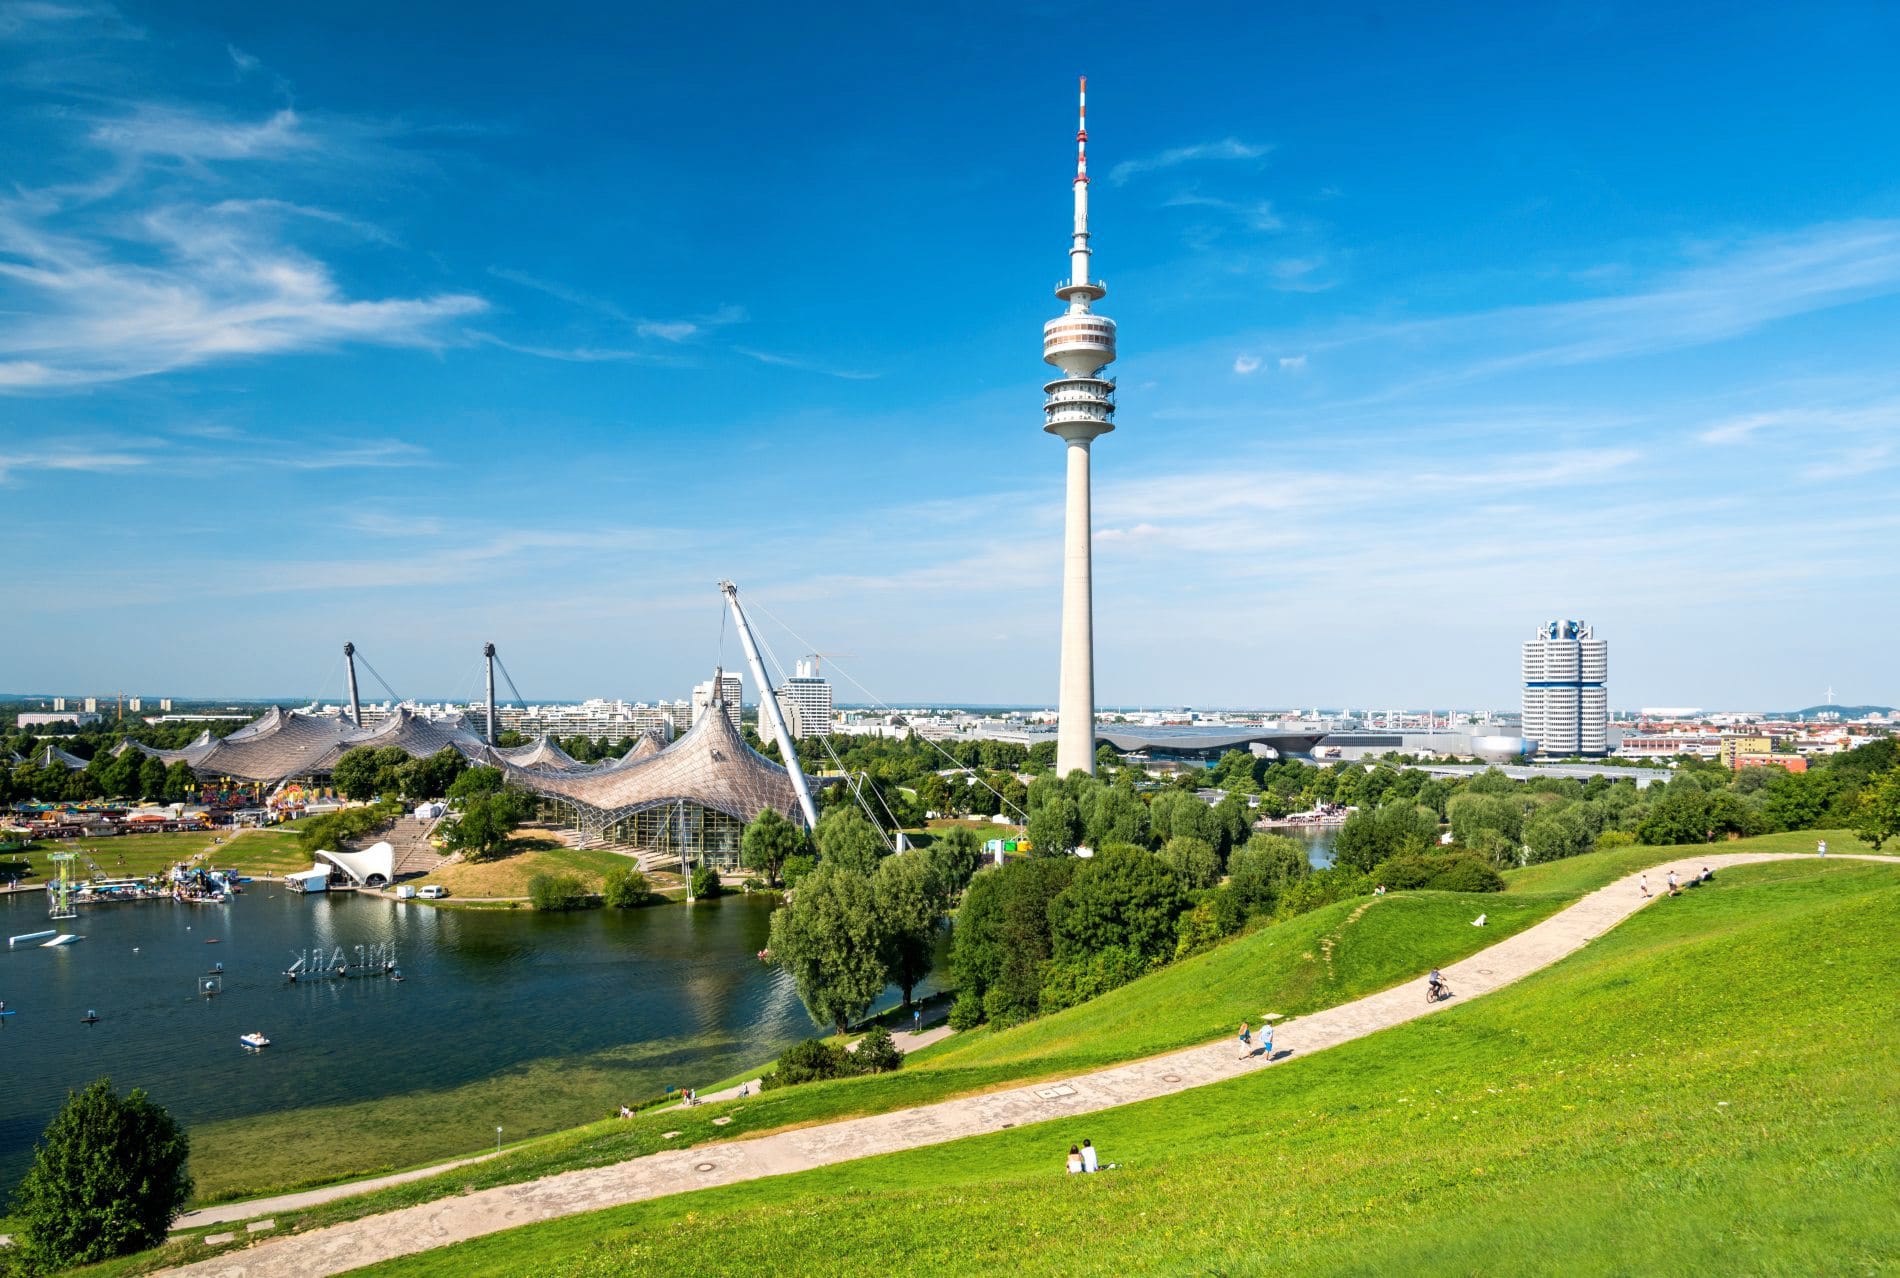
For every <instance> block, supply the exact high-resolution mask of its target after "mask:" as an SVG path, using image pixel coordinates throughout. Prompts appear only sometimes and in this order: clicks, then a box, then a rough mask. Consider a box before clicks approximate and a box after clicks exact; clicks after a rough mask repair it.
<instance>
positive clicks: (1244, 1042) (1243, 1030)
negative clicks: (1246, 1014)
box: [1235, 1021, 1253, 1061]
mask: <svg viewBox="0 0 1900 1278" xmlns="http://www.w3.org/2000/svg"><path fill="white" fill-rule="evenodd" d="M1251 1055H1253V1032H1252V1031H1251V1030H1249V1029H1248V1028H1247V1022H1245V1021H1242V1022H1241V1023H1240V1055H1239V1056H1238V1057H1236V1058H1235V1059H1236V1060H1243V1061H1244V1060H1246V1059H1247V1058H1248V1057H1249V1056H1251Z"/></svg>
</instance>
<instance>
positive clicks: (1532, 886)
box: [1504, 830, 1874, 896]
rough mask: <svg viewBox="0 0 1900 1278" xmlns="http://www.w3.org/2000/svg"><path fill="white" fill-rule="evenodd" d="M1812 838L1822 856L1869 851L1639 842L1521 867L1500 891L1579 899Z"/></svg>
mask: <svg viewBox="0 0 1900 1278" xmlns="http://www.w3.org/2000/svg"><path fill="white" fill-rule="evenodd" d="M1817 839H1826V840H1827V847H1828V851H1829V852H1831V853H1834V854H1837V855H1838V854H1840V853H1843V852H1872V851H1873V850H1874V849H1873V848H1872V846H1871V845H1869V844H1866V843H1863V842H1861V841H1860V840H1859V839H1858V838H1856V837H1854V835H1853V834H1851V833H1850V832H1848V831H1846V830H1790V831H1788V832H1787V833H1784V834H1763V835H1759V836H1757V837H1755V838H1752V839H1735V840H1732V841H1730V840H1724V841H1723V842H1720V843H1709V844H1692V845H1689V846H1686V847H1648V846H1645V845H1643V844H1640V843H1639V844H1636V845H1635V846H1633V847H1627V848H1617V849H1616V850H1614V851H1611V852H1592V853H1590V854H1589V855H1587V856H1574V857H1571V858H1570V859H1568V860H1565V861H1547V862H1545V863H1544V864H1542V865H1527V866H1525V867H1524V868H1523V869H1521V870H1507V871H1506V872H1505V875H1504V879H1505V891H1507V892H1532V893H1538V892H1558V893H1563V894H1566V895H1572V896H1582V895H1583V894H1584V893H1585V892H1594V891H1595V890H1596V889H1598V888H1600V887H1603V886H1605V885H1606V884H1610V883H1614V882H1616V880H1618V879H1620V878H1622V877H1623V876H1624V875H1626V874H1634V873H1636V872H1637V871H1638V870H1647V869H1650V868H1652V867H1660V868H1662V869H1665V870H1666V869H1667V868H1668V867H1670V866H1672V865H1673V866H1679V867H1681V868H1682V869H1683V870H1685V871H1686V870H1689V869H1691V868H1693V867H1696V866H1699V865H1700V864H1701V858H1702V857H1704V856H1705V855H1708V854H1710V853H1715V852H1795V853H1811V852H1813V851H1814V844H1815V841H1816V840H1817Z"/></svg>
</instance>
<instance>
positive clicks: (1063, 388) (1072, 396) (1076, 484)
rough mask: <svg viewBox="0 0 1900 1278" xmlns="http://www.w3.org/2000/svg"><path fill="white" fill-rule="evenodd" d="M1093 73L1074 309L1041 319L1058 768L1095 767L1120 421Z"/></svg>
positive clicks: (1082, 123)
mask: <svg viewBox="0 0 1900 1278" xmlns="http://www.w3.org/2000/svg"><path fill="white" fill-rule="evenodd" d="M1088 88H1089V82H1088V77H1087V76H1084V77H1082V87H1081V94H1080V102H1081V110H1080V113H1079V116H1078V120H1077V128H1076V132H1075V238H1074V239H1073V240H1072V241H1071V242H1070V245H1069V278H1068V279H1067V280H1066V281H1064V282H1063V283H1061V284H1058V285H1057V286H1056V296H1057V297H1059V298H1061V299H1062V300H1063V301H1064V302H1066V303H1068V309H1067V310H1066V311H1064V312H1063V313H1062V314H1060V315H1058V316H1056V317H1055V318H1054V319H1052V320H1050V321H1049V322H1048V323H1047V324H1044V325H1043V326H1042V358H1043V360H1044V361H1045V362H1047V363H1050V364H1054V365H1055V366H1056V367H1057V368H1059V369H1061V370H1062V376H1060V377H1058V378H1057V379H1056V380H1055V381H1053V382H1050V383H1048V384H1047V385H1045V386H1044V387H1043V388H1042V389H1043V396H1044V398H1043V406H1042V411H1043V417H1044V422H1043V427H1042V428H1043V429H1044V430H1046V431H1048V432H1049V433H1050V434H1051V435H1056V436H1059V437H1060V438H1061V439H1062V441H1063V443H1065V444H1067V445H1068V455H1069V481H1068V507H1067V511H1066V513H1065V515H1064V517H1063V525H1062V682H1061V687H1060V690H1059V694H1058V697H1057V701H1056V713H1057V726H1056V772H1057V774H1058V775H1060V776H1065V777H1066V776H1067V775H1069V773H1071V772H1077V771H1080V772H1088V773H1093V772H1094V771H1095V618H1094V611H1095V609H1094V598H1093V593H1094V586H1093V583H1092V581H1091V565H1090V551H1089V531H1090V530H1089V522H1090V521H1089V445H1090V444H1091V443H1093V442H1094V440H1095V437H1096V436H1098V435H1106V434H1107V433H1108V432H1109V431H1111V430H1114V429H1115V382H1114V379H1113V378H1108V377H1104V376H1102V370H1103V369H1104V368H1107V367H1108V366H1109V365H1110V364H1112V363H1114V362H1115V321H1114V320H1112V319H1108V318H1105V317H1104V316H1101V315H1097V314H1095V313H1093V312H1092V311H1090V310H1089V303H1091V302H1099V301H1100V300H1101V299H1102V298H1103V297H1104V296H1106V295H1107V293H1108V286H1107V285H1106V284H1103V283H1102V282H1101V281H1100V280H1091V279H1090V278H1089V166H1088V141H1089V130H1088V106H1089V98H1088Z"/></svg>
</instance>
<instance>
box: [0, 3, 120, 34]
mask: <svg viewBox="0 0 1900 1278" xmlns="http://www.w3.org/2000/svg"><path fill="white" fill-rule="evenodd" d="M81 35H83V36H87V37H90V38H93V39H98V38H101V37H104V38H107V39H114V40H137V39H141V38H143V37H144V35H145V33H144V31H142V30H141V29H140V28H138V27H136V26H134V25H132V24H131V23H129V22H127V21H126V20H125V17H124V15H122V14H121V13H120V12H119V11H118V10H117V9H115V8H114V7H113V6H111V5H109V4H72V3H60V2H58V0H8V3H6V4H0V40H59V39H66V38H70V37H74V36H81Z"/></svg>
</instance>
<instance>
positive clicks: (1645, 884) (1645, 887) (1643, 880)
mask: <svg viewBox="0 0 1900 1278" xmlns="http://www.w3.org/2000/svg"><path fill="white" fill-rule="evenodd" d="M1636 886H1637V887H1639V888H1641V889H1642V892H1643V899H1644V900H1648V899H1649V876H1648V875H1647V874H1644V875H1639V876H1638V877H1637V880H1636Z"/></svg>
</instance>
